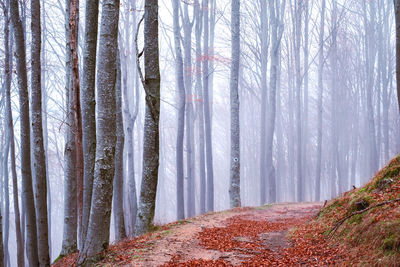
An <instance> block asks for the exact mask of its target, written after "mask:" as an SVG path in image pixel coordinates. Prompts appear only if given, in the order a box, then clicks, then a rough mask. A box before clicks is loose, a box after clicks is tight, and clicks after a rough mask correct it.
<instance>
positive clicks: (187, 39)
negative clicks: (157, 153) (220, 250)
mask: <svg viewBox="0 0 400 267" xmlns="http://www.w3.org/2000/svg"><path fill="white" fill-rule="evenodd" d="M189 5H190V3H184V8H183V16H182V14H181V17H183V18H182V20H183V33H184V34H183V35H184V37H183V50H184V57H183V66H184V68H183V69H184V81H185V91H186V97H185V102H186V103H185V107H186V113H185V124H186V131H185V136H186V179H187V183H186V195H187V205H186V206H187V212H186V216H187V217H193V216H194V214H195V212H196V209H195V189H196V188H195V166H194V164H195V154H196V153H195V140H194V134H195V133H194V106H193V101H194V97H193V90H192V89H193V88H192V86H193V71H192V69H193V67H192V31H193V25H194V20H195V14H193V18H192V20H191V19H190V16H189V7H188V6H189ZM194 11H195V8H193V13H194Z"/></svg>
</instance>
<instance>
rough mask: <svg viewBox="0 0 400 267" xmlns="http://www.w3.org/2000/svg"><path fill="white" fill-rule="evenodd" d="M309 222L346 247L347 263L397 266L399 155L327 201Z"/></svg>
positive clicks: (332, 241)
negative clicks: (367, 178)
mask: <svg viewBox="0 0 400 267" xmlns="http://www.w3.org/2000/svg"><path fill="white" fill-rule="evenodd" d="M309 226H310V227H311V228H312V229H313V231H317V232H322V233H323V234H322V236H323V237H325V238H328V239H329V240H330V241H329V243H330V244H338V246H339V247H340V248H342V249H343V248H346V250H347V253H346V254H347V256H346V259H345V260H344V262H345V263H346V264H348V265H355V264H359V265H374V266H400V156H397V157H396V158H394V159H393V160H392V161H391V162H390V163H389V164H388V165H387V166H386V167H384V168H383V169H382V170H380V171H379V172H378V173H377V174H376V175H375V177H374V178H373V179H371V181H370V182H369V183H368V184H366V185H365V186H364V187H362V188H358V189H354V190H352V191H349V192H346V193H345V194H344V195H343V196H341V197H338V198H336V199H334V200H332V201H330V202H329V203H328V205H327V206H326V207H324V208H323V209H322V211H321V213H320V214H319V216H318V218H317V219H316V220H314V221H312V222H310V223H309Z"/></svg>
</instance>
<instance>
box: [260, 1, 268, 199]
mask: <svg viewBox="0 0 400 267" xmlns="http://www.w3.org/2000/svg"><path fill="white" fill-rule="evenodd" d="M260 2H261V10H260V12H261V13H260V20H261V22H260V23H261V32H260V33H259V36H260V37H259V38H260V43H261V117H260V119H261V121H260V127H261V133H260V177H259V178H260V205H264V204H265V203H266V201H267V185H266V179H267V168H266V164H265V163H266V156H267V154H266V138H265V136H266V131H267V104H268V95H267V65H268V20H267V2H266V1H265V0H261V1H260Z"/></svg>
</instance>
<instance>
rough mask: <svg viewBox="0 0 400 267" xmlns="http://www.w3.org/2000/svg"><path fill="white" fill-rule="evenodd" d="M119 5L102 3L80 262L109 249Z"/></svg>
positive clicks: (107, 1) (116, 3)
mask: <svg viewBox="0 0 400 267" xmlns="http://www.w3.org/2000/svg"><path fill="white" fill-rule="evenodd" d="M118 20H119V1H118V0H117V1H114V0H105V1H103V3H102V13H101V28H100V40H99V62H101V63H102V64H99V65H98V69H97V121H96V122H97V128H96V129H97V141H96V161H95V172H94V181H93V196H92V207H91V211H90V218H89V225H88V232H87V236H86V240H85V245H84V248H83V255H81V261H82V260H83V261H84V260H86V261H87V262H91V261H93V260H97V259H99V258H101V257H102V256H103V255H102V254H101V252H103V251H104V250H105V249H107V248H108V243H109V237H110V219H111V204H112V195H113V194H112V193H113V178H114V170H115V148H116V115H115V114H116V92H115V86H116V70H117V66H116V59H117V50H118Z"/></svg>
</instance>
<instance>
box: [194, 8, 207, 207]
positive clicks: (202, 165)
mask: <svg viewBox="0 0 400 267" xmlns="http://www.w3.org/2000/svg"><path fill="white" fill-rule="evenodd" d="M194 8H195V11H194V13H195V18H196V26H195V36H196V67H195V70H196V93H197V95H198V98H199V99H200V100H201V101H198V102H197V106H196V109H197V113H198V116H199V127H198V134H199V146H198V147H199V175H200V213H205V212H206V163H205V150H204V148H205V145H204V108H203V106H204V101H203V87H202V75H201V58H202V48H201V33H202V29H203V23H202V16H203V13H202V12H201V11H202V10H201V7H200V2H199V0H195V1H194Z"/></svg>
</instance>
